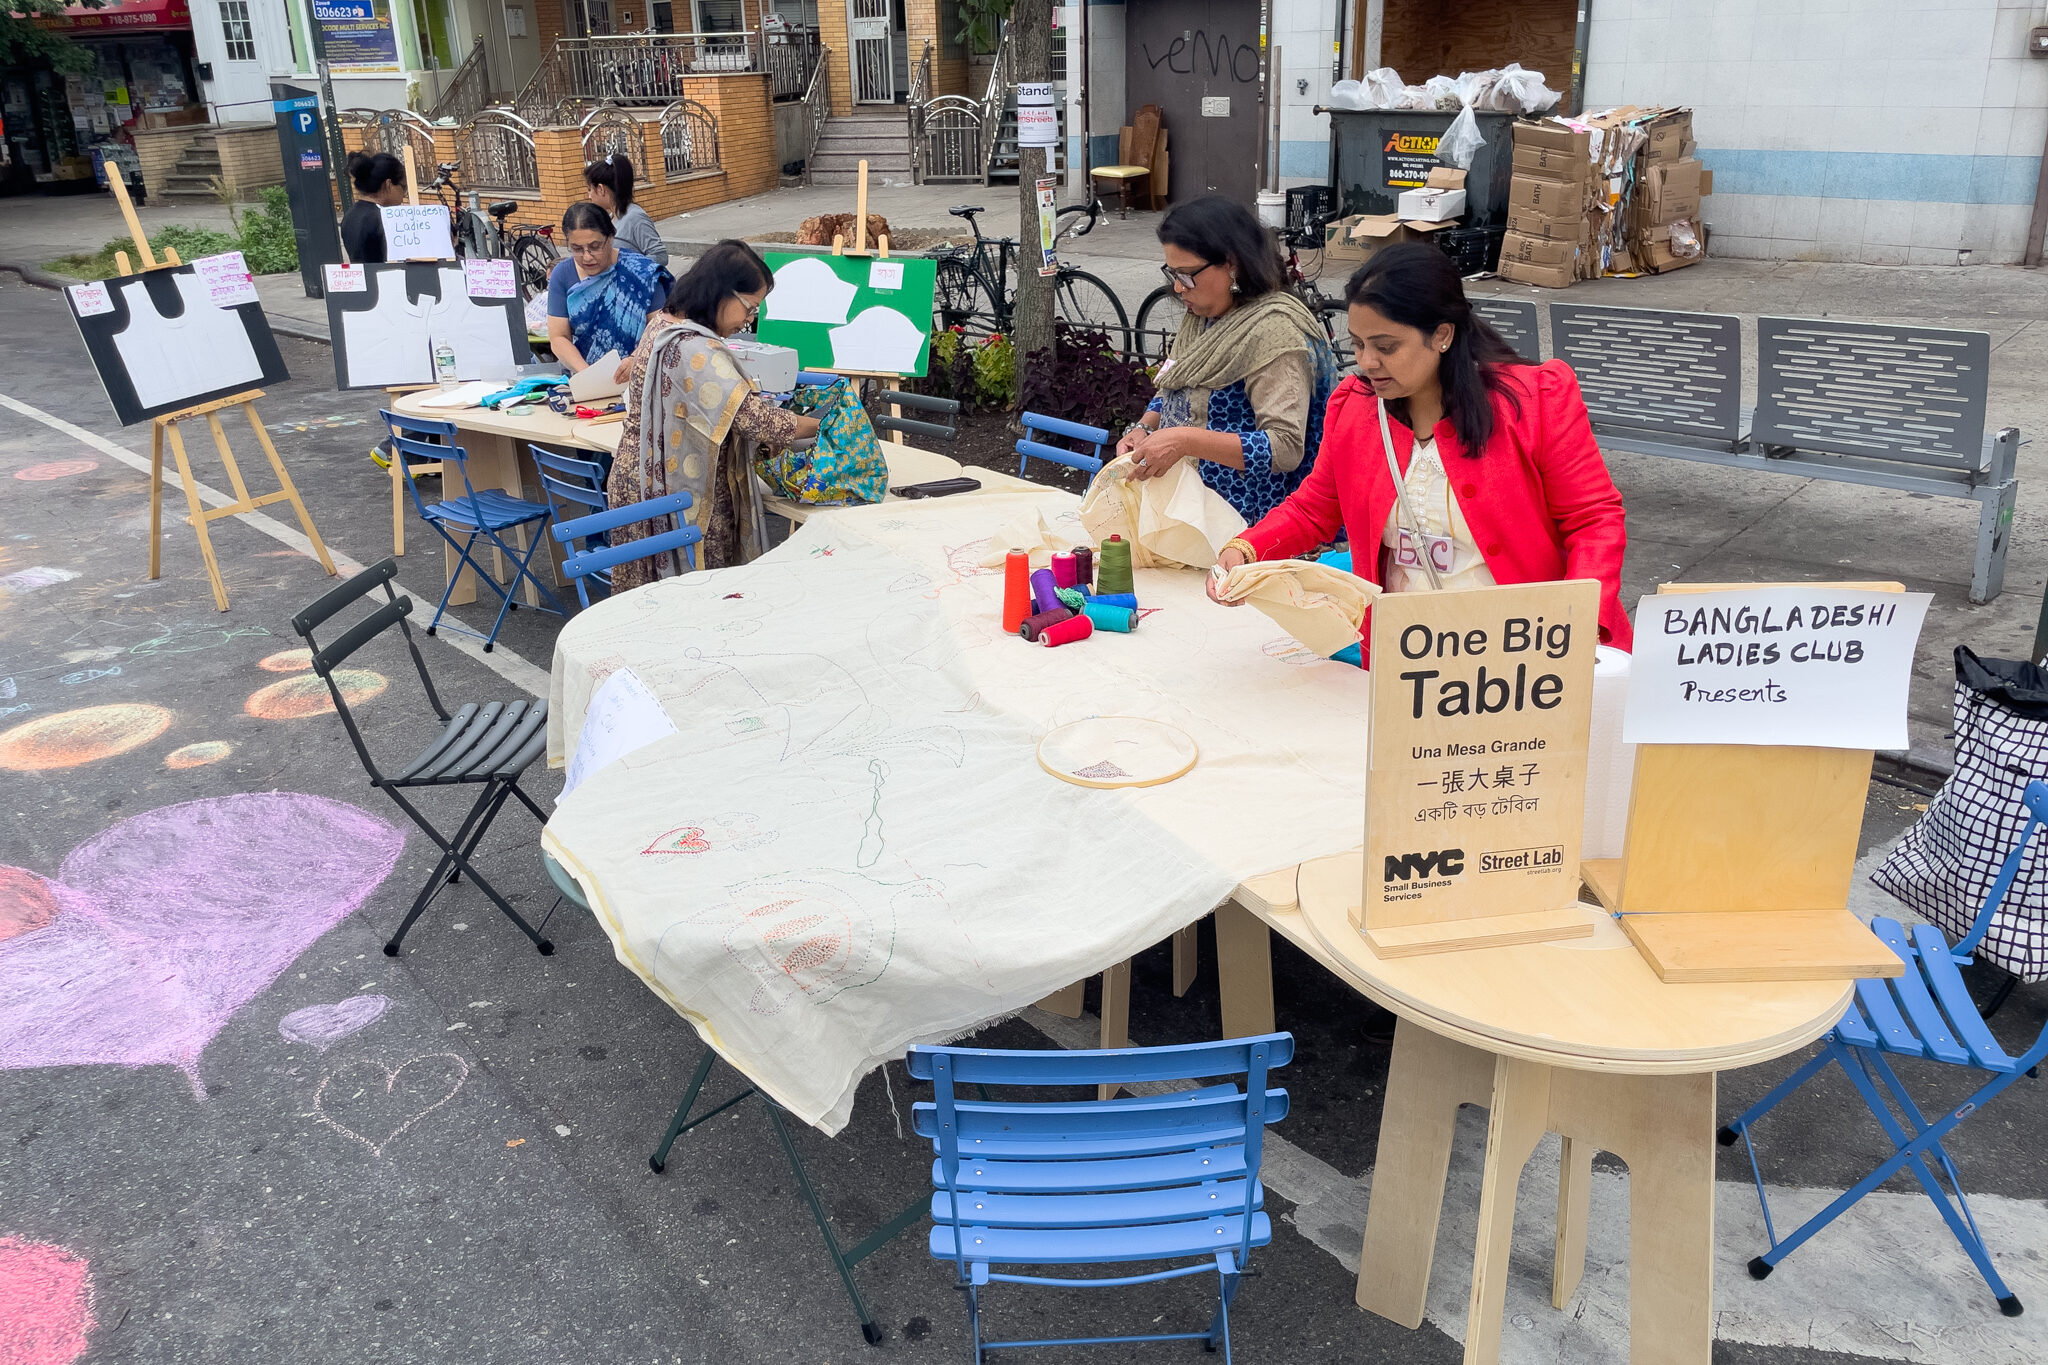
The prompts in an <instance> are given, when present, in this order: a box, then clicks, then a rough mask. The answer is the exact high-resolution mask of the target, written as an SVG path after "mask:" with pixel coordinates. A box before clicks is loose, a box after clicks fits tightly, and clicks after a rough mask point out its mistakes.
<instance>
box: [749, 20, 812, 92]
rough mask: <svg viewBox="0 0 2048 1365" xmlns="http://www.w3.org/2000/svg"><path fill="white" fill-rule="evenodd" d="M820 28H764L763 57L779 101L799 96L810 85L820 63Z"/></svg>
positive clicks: (762, 38) (762, 39)
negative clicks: (779, 29)
mask: <svg viewBox="0 0 2048 1365" xmlns="http://www.w3.org/2000/svg"><path fill="white" fill-rule="evenodd" d="M818 52H819V47H818V30H816V29H814V28H785V29H783V30H781V31H780V32H777V31H775V30H772V29H769V28H767V27H765V24H764V27H763V28H762V30H761V59H762V63H763V65H765V66H766V67H767V68H768V75H769V78H770V84H771V87H772V89H773V98H774V99H775V100H776V101H777V102H778V103H787V102H789V101H791V100H800V99H802V98H803V97H804V91H806V90H807V89H809V88H810V84H811V72H812V71H813V70H815V69H816V68H817V65H818Z"/></svg>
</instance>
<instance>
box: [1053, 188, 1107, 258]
mask: <svg viewBox="0 0 2048 1365" xmlns="http://www.w3.org/2000/svg"><path fill="white" fill-rule="evenodd" d="M1102 213H1103V209H1102V200H1101V199H1099V198H1097V197H1096V195H1095V192H1094V191H1093V190H1090V191H1089V192H1088V202H1087V203H1085V204H1068V205H1067V206H1066V207H1065V208H1063V209H1061V210H1060V211H1059V214H1058V216H1057V217H1056V218H1055V220H1054V222H1055V224H1056V226H1055V227H1054V228H1053V233H1052V240H1053V243H1054V245H1058V244H1059V243H1061V242H1071V241H1073V240H1074V239H1075V238H1077V237H1086V236H1087V235H1088V234H1089V233H1090V232H1092V231H1094V230H1095V225H1096V224H1097V223H1098V222H1100V221H1102Z"/></svg>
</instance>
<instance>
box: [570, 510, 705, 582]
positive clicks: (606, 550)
mask: <svg viewBox="0 0 2048 1365" xmlns="http://www.w3.org/2000/svg"><path fill="white" fill-rule="evenodd" d="M691 501H692V499H691V497H690V495H689V494H688V493H670V494H668V495H667V496H666V497H660V498H649V499H648V500H647V501H646V502H636V503H633V504H631V505H630V506H627V507H614V508H612V509H610V510H609V511H605V512H596V513H593V514H592V515H590V516H587V517H577V518H576V519H575V520H573V521H558V522H556V523H555V525H554V533H555V539H556V540H559V541H561V542H562V543H563V544H564V545H567V546H570V547H571V551H572V552H571V553H570V554H569V555H567V556H566V557H565V558H564V559H563V560H562V572H563V573H564V574H566V575H568V577H569V578H571V579H573V580H574V581H575V583H576V600H577V601H579V602H581V603H582V604H583V605H584V606H586V607H587V606H589V605H590V592H589V590H588V588H587V586H586V584H587V582H588V580H590V579H592V578H599V579H601V581H602V582H603V583H604V585H605V588H606V590H607V591H609V590H610V588H611V581H612V579H611V571H612V570H613V569H614V568H616V567H617V566H619V565H621V564H630V563H631V562H632V561H634V560H636V559H652V558H654V557H655V556H656V555H659V554H667V553H668V552H669V551H671V550H673V551H675V552H676V553H677V554H679V555H680V556H681V557H682V560H683V563H684V564H685V565H686V566H687V567H689V568H691V569H694V568H696V567H697V556H696V555H695V554H694V553H693V552H692V551H691V549H690V547H691V546H692V545H695V544H696V543H697V542H698V541H700V540H702V539H704V533H703V532H702V531H700V530H698V529H697V528H696V527H695V526H686V525H683V524H682V523H681V520H680V518H681V517H682V515H683V513H685V512H687V511H689V510H690V504H691ZM662 517H674V518H677V519H678V520H677V525H676V528H675V529H674V530H673V531H658V532H656V533H655V534H653V535H650V536H646V537H644V538H642V539H640V540H629V541H627V542H626V543H625V544H623V545H609V544H592V543H591V538H592V537H595V536H598V535H601V534H603V533H605V532H608V531H615V530H617V529H618V528H619V527H621V526H631V525H632V524H633V523H634V522H636V521H656V520H659V519H660V518H662ZM578 540H581V541H583V542H584V543H585V544H587V545H590V548H589V549H585V550H577V549H575V548H574V543H575V542H576V541H578Z"/></svg>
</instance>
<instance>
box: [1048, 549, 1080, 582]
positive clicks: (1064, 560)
mask: <svg viewBox="0 0 2048 1365" xmlns="http://www.w3.org/2000/svg"><path fill="white" fill-rule="evenodd" d="M1074 571H1075V565H1074V557H1073V556H1072V555H1070V554H1059V555H1054V556H1053V557H1052V581H1053V586H1054V587H1059V588H1071V587H1073V586H1075V579H1074Z"/></svg>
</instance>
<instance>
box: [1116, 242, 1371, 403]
mask: <svg viewBox="0 0 2048 1365" xmlns="http://www.w3.org/2000/svg"><path fill="white" fill-rule="evenodd" d="M1322 229H1323V224H1322V223H1320V222H1313V221H1312V222H1310V223H1309V224H1308V225H1307V227H1306V228H1305V230H1304V231H1302V232H1301V233H1299V234H1295V233H1289V232H1286V231H1283V230H1281V229H1278V228H1275V229H1274V230H1273V235H1274V237H1275V239H1276V240H1277V241H1278V242H1279V244H1280V245H1282V246H1285V247H1286V248H1287V263H1286V264H1287V288H1288V290H1289V291H1291V292H1292V293H1293V294H1294V296H1295V297H1296V298H1298V299H1300V300H1301V301H1302V302H1303V303H1305V304H1307V305H1308V310H1309V311H1310V312H1311V313H1314V314H1315V315H1316V316H1317V317H1318V318H1320V319H1321V320H1322V323H1323V336H1324V338H1325V339H1326V340H1328V341H1329V343H1330V349H1331V350H1332V351H1333V352H1335V353H1336V356H1337V365H1338V368H1340V369H1341V368H1343V367H1344V366H1347V365H1349V364H1350V363H1351V330H1350V326H1349V324H1348V322H1347V321H1346V320H1345V318H1344V312H1345V308H1344V301H1343V300H1342V299H1333V298H1331V297H1330V296H1329V295H1327V294H1325V293H1324V292H1323V291H1322V290H1321V289H1319V288H1317V287H1316V280H1317V279H1319V278H1320V277H1321V275H1322V271H1321V269H1320V268H1318V269H1317V271H1316V273H1315V274H1313V275H1311V274H1306V273H1304V272H1303V270H1302V268H1301V256H1300V254H1299V251H1298V248H1300V247H1304V246H1306V247H1308V248H1309V249H1310V250H1311V251H1316V252H1318V253H1320V249H1321V246H1322V241H1323V239H1322V235H1321V234H1322ZM1318 264H1319V265H1320V263H1318ZM1187 311H1188V310H1187V309H1186V308H1184V307H1182V305H1181V301H1180V295H1179V294H1178V293H1177V292H1175V290H1174V287H1173V286H1172V285H1171V284H1162V285H1160V286H1159V287H1158V288H1157V289H1155V290H1153V291H1152V292H1151V293H1149V294H1147V295H1146V296H1145V301H1144V302H1143V303H1141V304H1139V305H1138V323H1137V326H1136V327H1135V328H1133V329H1132V330H1133V331H1135V332H1136V333H1137V343H1138V354H1139V355H1140V356H1141V357H1142V358H1143V359H1145V360H1146V361H1147V362H1150V363H1155V364H1156V363H1158V362H1160V361H1163V360H1165V359H1166V354H1167V352H1168V351H1170V350H1172V349H1173V339H1174V338H1175V337H1177V336H1179V335H1180V324H1181V319H1182V318H1184V317H1186V316H1187Z"/></svg>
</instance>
